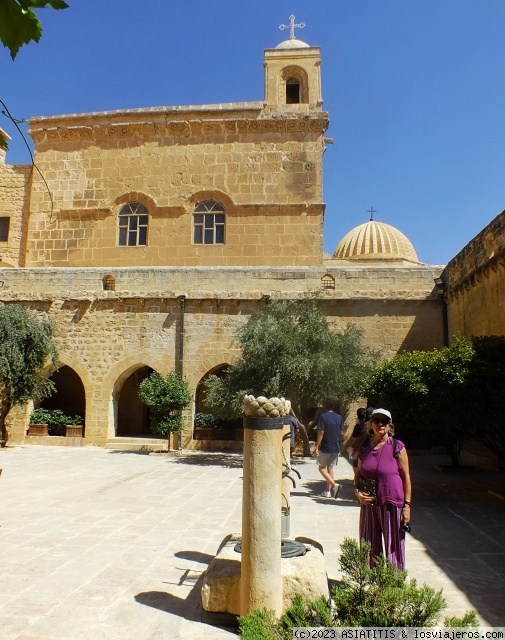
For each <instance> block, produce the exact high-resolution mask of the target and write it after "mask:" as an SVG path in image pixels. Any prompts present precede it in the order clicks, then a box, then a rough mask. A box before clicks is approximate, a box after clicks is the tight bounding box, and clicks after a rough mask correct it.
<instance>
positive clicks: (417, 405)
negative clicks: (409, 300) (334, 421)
mask: <svg viewBox="0 0 505 640" xmlns="http://www.w3.org/2000/svg"><path fill="white" fill-rule="evenodd" d="M472 357H473V349H472V345H471V343H470V342H469V341H468V340H465V339H463V338H456V339H455V341H454V343H453V344H452V345H451V346H450V347H445V348H444V349H441V350H437V349H435V350H434V351H413V352H403V353H400V354H397V355H396V356H394V358H392V360H390V361H389V362H385V363H383V364H382V365H380V366H379V367H377V368H376V369H375V370H374V371H373V373H372V374H371V376H370V378H369V379H368V382H367V385H366V390H365V394H366V396H367V398H368V401H369V403H370V404H372V405H374V406H382V407H387V408H388V409H390V411H391V413H392V414H393V422H394V423H395V425H396V426H397V427H399V429H400V431H403V432H405V433H411V434H416V435H420V434H422V435H423V436H424V437H428V438H431V440H432V442H434V443H437V444H441V445H445V446H447V447H448V449H449V450H450V452H451V456H452V460H453V463H454V464H457V463H458V461H459V452H460V450H461V443H462V441H463V439H464V438H465V437H466V436H468V435H469V434H470V433H471V431H472V429H473V427H474V424H473V422H474V421H473V420H471V419H470V417H469V412H468V383H467V378H468V371H469V367H470V363H471V361H472Z"/></svg>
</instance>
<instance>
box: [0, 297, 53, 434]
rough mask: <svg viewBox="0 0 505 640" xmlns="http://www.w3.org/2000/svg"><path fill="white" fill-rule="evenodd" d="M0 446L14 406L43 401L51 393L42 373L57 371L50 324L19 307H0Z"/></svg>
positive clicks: (47, 380) (10, 305) (51, 325)
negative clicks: (31, 401) (6, 423)
mask: <svg viewBox="0 0 505 640" xmlns="http://www.w3.org/2000/svg"><path fill="white" fill-rule="evenodd" d="M0 345H2V346H1V348H0V445H1V446H2V447H3V446H5V442H6V440H7V431H6V428H5V420H6V418H7V416H8V414H9V412H10V410H11V408H12V407H13V406H14V405H23V404H25V403H26V402H28V401H29V400H34V399H38V400H42V399H43V398H46V397H48V396H50V395H51V394H52V393H53V392H54V391H55V387H54V384H53V383H52V382H51V380H49V379H48V378H47V377H46V375H45V373H46V374H47V373H49V374H50V373H52V372H53V371H55V370H56V369H57V362H58V354H57V349H56V345H55V343H54V341H53V324H52V322H51V321H50V320H45V319H39V318H36V317H34V316H32V315H30V314H29V313H28V311H27V310H26V309H25V308H24V307H21V306H19V305H15V304H3V303H0Z"/></svg>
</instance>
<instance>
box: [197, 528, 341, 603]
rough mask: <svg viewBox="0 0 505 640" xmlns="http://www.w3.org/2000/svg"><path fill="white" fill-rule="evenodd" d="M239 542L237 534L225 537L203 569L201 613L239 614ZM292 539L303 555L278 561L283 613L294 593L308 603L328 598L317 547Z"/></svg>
mask: <svg viewBox="0 0 505 640" xmlns="http://www.w3.org/2000/svg"><path fill="white" fill-rule="evenodd" d="M241 539H242V538H241V536H240V535H237V534H229V535H227V536H226V537H225V538H224V540H223V541H222V543H221V544H220V546H219V549H218V551H217V554H216V557H215V558H214V559H213V560H212V561H211V562H210V564H209V566H208V567H207V570H206V572H205V574H204V578H203V585H202V607H203V610H204V611H207V612H213V613H229V614H233V615H241V612H240V559H241V554H240V553H237V552H236V551H235V550H234V547H235V545H236V544H237V542H240V541H241ZM296 540H299V541H300V542H303V543H304V544H305V545H306V547H307V553H306V554H305V555H303V556H298V557H295V558H282V559H281V573H282V583H283V610H284V611H285V610H286V609H287V608H288V607H289V605H290V604H291V602H292V600H293V598H294V596H295V595H296V594H297V593H299V594H300V595H301V596H303V597H304V598H306V599H308V600H315V599H316V598H319V597H320V596H323V597H324V598H325V599H327V600H328V599H329V597H330V593H329V588H328V576H327V575H326V566H325V561H324V554H323V550H322V547H321V545H320V544H319V543H317V542H316V541H314V540H310V539H308V538H302V537H298V538H296ZM279 553H280V550H279Z"/></svg>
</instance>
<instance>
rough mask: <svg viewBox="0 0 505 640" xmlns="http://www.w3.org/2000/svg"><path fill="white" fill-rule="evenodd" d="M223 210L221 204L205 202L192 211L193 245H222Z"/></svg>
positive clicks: (210, 201) (211, 201)
mask: <svg viewBox="0 0 505 640" xmlns="http://www.w3.org/2000/svg"><path fill="white" fill-rule="evenodd" d="M224 227H225V210H224V207H223V205H222V204H220V203H219V202H215V201H214V200H206V201H205V202H201V203H200V204H199V205H197V206H196V208H195V210H194V211H193V243H194V244H224Z"/></svg>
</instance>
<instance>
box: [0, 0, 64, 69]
mask: <svg viewBox="0 0 505 640" xmlns="http://www.w3.org/2000/svg"><path fill="white" fill-rule="evenodd" d="M48 5H49V6H50V7H51V8H52V9H67V8H68V4H67V3H66V2H63V0H47V1H45V0H2V2H0V41H1V42H2V44H3V45H4V46H5V47H7V49H9V51H10V54H11V58H12V59H13V60H14V58H15V57H16V55H17V53H18V51H19V49H20V48H21V47H22V46H23V45H24V44H28V43H30V42H38V41H39V40H40V38H41V36H42V25H41V24H40V22H39V20H38V18H37V16H36V14H35V13H34V11H33V10H32V9H44V8H45V7H47V6H48Z"/></svg>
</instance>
